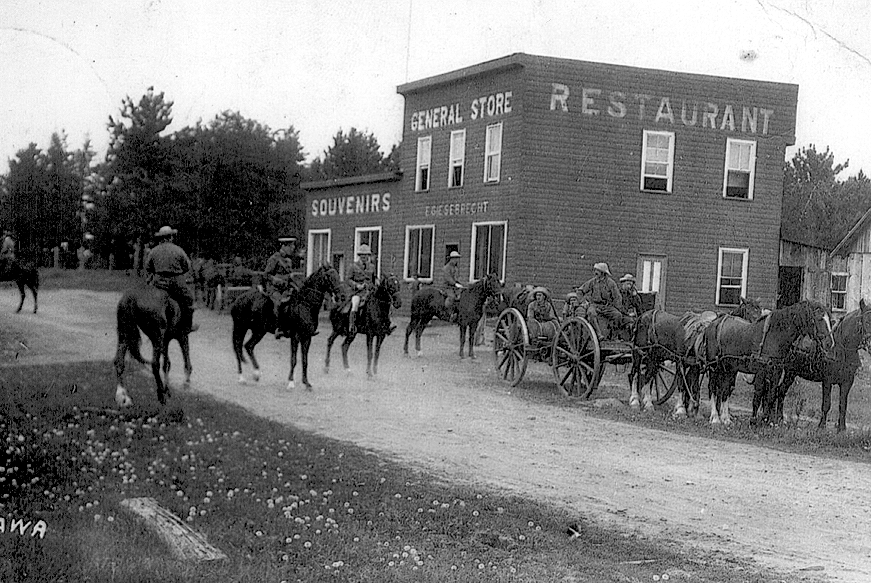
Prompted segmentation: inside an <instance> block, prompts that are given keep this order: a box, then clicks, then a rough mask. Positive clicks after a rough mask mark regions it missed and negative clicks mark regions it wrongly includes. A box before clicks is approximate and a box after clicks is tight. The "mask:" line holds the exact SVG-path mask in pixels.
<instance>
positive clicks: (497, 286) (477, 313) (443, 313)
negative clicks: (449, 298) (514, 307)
mask: <svg viewBox="0 0 871 583" xmlns="http://www.w3.org/2000/svg"><path fill="white" fill-rule="evenodd" d="M501 291H502V283H501V282H500V281H499V276H498V275H497V274H495V273H491V274H489V275H488V276H487V277H484V278H482V279H480V280H478V281H476V282H475V283H473V284H472V285H470V286H469V287H467V288H465V289H463V291H462V292H461V293H460V299H459V300H457V301H456V302H454V311H455V312H456V313H457V316H456V321H457V323H458V324H459V325H460V358H464V355H463V350H464V347H465V344H466V338H468V339H469V358H476V357H475V342H474V338H473V337H474V335H475V329H476V328H477V327H478V321H479V320H480V319H481V316H482V315H483V314H484V302H485V301H487V298H489V297H497V296H499V294H500V293H501ZM436 317H437V318H439V319H440V320H444V321H446V322H449V321H450V320H451V312H449V311H448V310H447V308H445V295H444V293H443V292H442V291H441V290H439V289H436V288H434V287H427V288H423V289H421V290H420V291H418V292H417V293H416V294H415V295H414V297H413V298H411V320H409V322H408V327H407V328H406V329H405V346H404V347H403V351H404V353H405V354H406V355H407V354H408V338H409V337H410V336H411V333H412V332H414V348H415V350H416V351H417V356H421V351H420V337H421V336H422V335H423V331H424V329H425V328H426V327H427V325H428V324H429V323H430V321H431V320H432V319H433V318H436Z"/></svg>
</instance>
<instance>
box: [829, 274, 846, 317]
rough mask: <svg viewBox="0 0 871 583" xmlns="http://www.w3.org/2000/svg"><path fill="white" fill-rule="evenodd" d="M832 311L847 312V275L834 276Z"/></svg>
mask: <svg viewBox="0 0 871 583" xmlns="http://www.w3.org/2000/svg"><path fill="white" fill-rule="evenodd" d="M832 310H833V311H836V312H844V311H846V310H847V274H846V273H833V274H832Z"/></svg>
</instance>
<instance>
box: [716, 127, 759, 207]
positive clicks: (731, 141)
mask: <svg viewBox="0 0 871 583" xmlns="http://www.w3.org/2000/svg"><path fill="white" fill-rule="evenodd" d="M738 145H741V146H750V160H749V166H750V167H749V168H747V169H745V168H733V167H731V166H730V165H729V164H730V162H729V160H730V159H731V156H732V148H733V146H738ZM729 172H741V173H746V174H749V177H748V181H749V182H748V185H747V196H746V197H743V196H728V195H727V194H726V188H727V187H728V185H729ZM755 182H756V141H755V140H739V139H736V138H726V159H725V161H724V162H723V198H728V199H732V200H753V185H754V183H755Z"/></svg>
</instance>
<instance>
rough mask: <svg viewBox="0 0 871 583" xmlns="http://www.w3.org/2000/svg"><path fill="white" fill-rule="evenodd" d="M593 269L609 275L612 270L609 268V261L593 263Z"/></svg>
mask: <svg viewBox="0 0 871 583" xmlns="http://www.w3.org/2000/svg"><path fill="white" fill-rule="evenodd" d="M593 269H595V270H596V271H601V272H602V273H607V274H608V275H611V270H610V269H608V264H607V263H596V264H595V265H593Z"/></svg>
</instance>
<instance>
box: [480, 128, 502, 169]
mask: <svg viewBox="0 0 871 583" xmlns="http://www.w3.org/2000/svg"><path fill="white" fill-rule="evenodd" d="M501 167H502V122H499V123H494V124H493V125H489V126H487V140H486V143H485V144H484V182H499V171H500V170H501Z"/></svg>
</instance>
